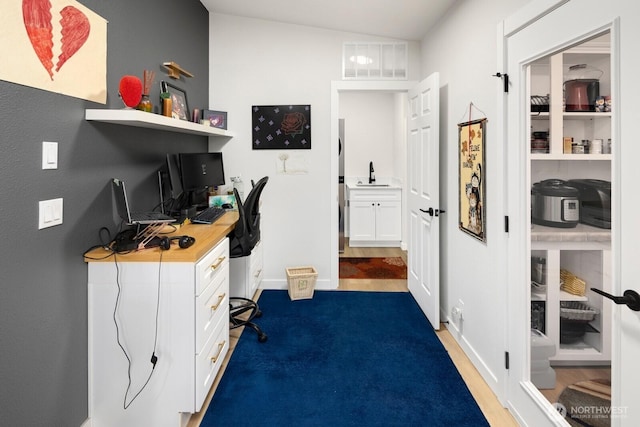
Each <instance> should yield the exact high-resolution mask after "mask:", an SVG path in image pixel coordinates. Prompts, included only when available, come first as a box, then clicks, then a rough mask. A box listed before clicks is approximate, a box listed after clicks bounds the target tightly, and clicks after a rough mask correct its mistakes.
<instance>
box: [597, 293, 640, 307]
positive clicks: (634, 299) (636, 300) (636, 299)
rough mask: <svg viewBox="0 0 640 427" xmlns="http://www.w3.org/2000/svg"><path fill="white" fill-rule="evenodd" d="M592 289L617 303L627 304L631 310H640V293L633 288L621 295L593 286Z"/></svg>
mask: <svg viewBox="0 0 640 427" xmlns="http://www.w3.org/2000/svg"><path fill="white" fill-rule="evenodd" d="M591 290H592V291H593V292H595V293H596V294H600V295H602V296H604V297H607V298H609V299H610V300H612V301H613V302H615V303H616V304H626V305H627V307H629V308H630V309H631V310H633V311H640V295H638V293H637V292H636V291H634V290H633V289H627V290H626V291H624V294H623V296H621V297H617V296H615V295H611V294H608V293H606V292H604V291H601V290H600V289H595V288H591Z"/></svg>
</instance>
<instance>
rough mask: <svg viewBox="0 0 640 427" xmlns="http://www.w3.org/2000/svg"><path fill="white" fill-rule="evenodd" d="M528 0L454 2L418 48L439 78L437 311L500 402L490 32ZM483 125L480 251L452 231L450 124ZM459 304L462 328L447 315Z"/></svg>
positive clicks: (453, 139) (497, 172)
mask: <svg viewBox="0 0 640 427" xmlns="http://www.w3.org/2000/svg"><path fill="white" fill-rule="evenodd" d="M527 2H528V0H483V1H460V2H457V3H456V4H455V5H454V6H453V7H452V9H451V10H450V11H449V12H448V14H447V16H446V17H445V18H444V19H441V20H440V24H439V26H437V27H436V28H434V29H433V30H432V31H430V32H429V34H427V36H426V37H425V38H424V39H423V40H422V73H423V74H422V77H423V78H424V77H426V76H428V75H429V74H431V73H432V72H435V71H437V72H439V73H440V85H441V89H440V114H441V116H440V144H441V147H440V156H441V158H440V174H441V177H440V184H441V189H440V198H441V201H440V206H441V207H442V208H443V209H446V210H447V213H446V214H445V215H443V216H442V217H441V223H440V227H441V230H440V241H441V251H440V263H441V265H440V274H441V284H442V285H441V310H442V312H443V316H444V318H445V319H449V321H450V323H449V326H448V327H449V329H450V330H451V331H452V333H453V335H454V337H455V338H456V339H457V340H458V341H459V342H460V344H461V345H462V347H463V348H464V350H465V352H466V353H467V355H468V356H469V357H470V358H471V359H472V361H473V362H474V364H475V365H476V367H477V368H478V370H479V371H480V372H481V374H482V375H483V377H484V379H485V380H486V381H487V382H488V384H489V385H490V386H491V387H492V388H493V389H494V391H495V392H496V394H497V395H498V397H499V398H501V399H503V401H504V395H503V393H504V375H505V369H504V352H505V350H506V343H505V336H506V322H508V319H505V307H506V286H508V284H507V283H506V269H505V266H504V261H503V260H504V256H505V241H506V235H505V233H504V215H505V202H504V198H505V194H504V188H505V186H504V183H503V179H504V174H503V147H501V146H499V145H498V140H497V137H498V135H499V129H498V126H499V125H500V117H498V116H497V113H496V111H497V103H498V100H499V99H500V96H501V94H500V90H501V88H502V82H501V80H500V79H498V78H496V77H493V76H492V75H493V74H495V73H496V72H497V71H500V70H496V63H497V24H498V23H499V22H500V21H502V20H503V19H504V18H506V17H507V16H509V15H510V14H512V13H514V12H515V11H517V10H518V9H519V8H520V7H522V6H523V5H524V4H526V3H527ZM470 103H473V104H474V105H475V106H476V107H477V108H478V109H479V110H482V111H478V110H477V109H475V108H474V109H472V110H473V111H472V118H473V119H477V118H480V117H482V116H486V117H487V118H488V123H487V130H486V137H487V139H486V153H485V155H486V159H485V169H484V171H483V172H484V177H483V179H484V180H485V184H486V202H485V209H486V211H485V214H486V219H487V224H486V234H487V240H486V243H482V242H480V241H478V240H476V239H474V238H472V237H470V236H469V235H467V234H465V233H463V232H462V231H460V230H459V228H458V221H459V217H458V195H457V194H458V193H457V189H458V150H457V144H458V140H457V137H458V135H457V124H458V123H460V122H464V121H466V120H467V119H468V118H469V104H470ZM459 300H462V301H463V303H464V311H463V319H464V320H463V321H462V322H461V323H460V322H454V321H453V319H451V318H450V317H451V316H450V313H451V309H452V308H453V307H454V306H455V305H456V304H458V301H459Z"/></svg>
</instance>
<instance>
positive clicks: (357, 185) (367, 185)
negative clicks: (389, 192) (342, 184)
mask: <svg viewBox="0 0 640 427" xmlns="http://www.w3.org/2000/svg"><path fill="white" fill-rule="evenodd" d="M356 187H389V184H369V183H362V182H359V183H357V184H356Z"/></svg>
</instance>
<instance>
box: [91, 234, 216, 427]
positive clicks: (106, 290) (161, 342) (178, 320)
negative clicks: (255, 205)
mask: <svg viewBox="0 0 640 427" xmlns="http://www.w3.org/2000/svg"><path fill="white" fill-rule="evenodd" d="M170 250H171V251H181V250H182V249H177V248H176V249H174V248H172V249H170ZM187 250H188V249H185V250H184V251H185V252H184V253H185V254H187V253H188V252H186V251H187ZM203 252H204V251H203ZM179 255H180V252H176V253H170V252H169V251H167V252H166V255H164V256H165V258H162V255H161V253H160V252H155V253H154V252H149V253H148V260H145V261H144V262H140V261H133V262H127V258H126V256H124V255H118V256H117V257H116V258H115V260H116V261H117V264H118V265H117V267H116V266H115V262H89V263H88V268H89V270H88V271H89V275H88V278H89V280H88V286H89V290H88V294H89V296H88V308H89V310H88V311H89V416H90V422H91V426H92V427H103V426H104V427H107V426H108V427H111V426H119V427H128V426H131V427H133V426H135V427H138V426H154V427H165V426H166V427H184V426H186V425H187V423H188V421H189V418H190V417H191V414H192V413H194V412H198V411H199V410H200V409H201V408H202V404H203V402H204V400H205V398H206V396H207V394H208V392H209V390H210V389H211V386H212V384H213V381H214V380H215V377H216V375H217V373H218V371H219V369H220V367H221V365H222V362H223V360H224V358H225V356H226V354H227V352H228V350H229V321H228V318H229V241H228V239H227V238H223V239H222V240H221V241H219V243H218V244H216V245H215V246H214V247H212V248H211V250H209V251H207V252H205V253H204V254H203V255H202V256H200V258H199V259H197V260H195V261H188V260H186V261H184V260H175V259H171V258H170V256H179ZM163 259H164V261H161V260H163ZM159 261H160V262H159ZM116 304H117V316H116V318H117V322H118V328H117V329H116V326H115V324H114V307H116ZM156 314H157V320H156ZM117 335H118V336H119V339H120V343H121V344H122V346H123V347H124V348H125V349H126V351H127V355H128V357H129V358H130V360H131V365H130V366H129V363H128V361H127V358H126V357H125V355H124V354H123V352H122V349H121V348H120V346H119V344H118V342H117V341H116V336H117ZM156 335H157V337H156ZM154 345H155V347H154ZM154 348H155V351H154ZM152 353H153V354H155V355H156V356H157V358H158V360H157V364H156V366H155V368H153V367H152V364H151V362H150V359H151V356H152ZM128 371H129V372H130V376H129V374H128ZM149 375H151V378H150V380H149V382H148V384H147V385H146V386H144V384H145V382H146V380H147V378H148V377H149ZM129 378H130V380H129ZM129 381H130V382H131V383H130V387H129V391H128V392H127V387H128V386H129ZM143 386H144V388H143ZM140 390H142V391H141V392H140V394H139V395H138V396H137V397H135V400H133V398H134V396H135V395H136V393H138V392H139V391H140ZM125 393H127V395H126V397H125ZM125 400H126V402H127V404H128V407H127V408H126V409H125V408H124V407H123V401H125Z"/></svg>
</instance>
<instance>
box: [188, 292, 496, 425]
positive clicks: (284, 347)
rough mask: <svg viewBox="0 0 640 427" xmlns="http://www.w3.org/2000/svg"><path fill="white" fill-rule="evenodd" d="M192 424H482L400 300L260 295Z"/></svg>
mask: <svg viewBox="0 0 640 427" xmlns="http://www.w3.org/2000/svg"><path fill="white" fill-rule="evenodd" d="M258 302H259V304H260V309H261V310H262V312H263V316H262V317H261V318H259V319H257V320H258V322H257V323H258V324H259V325H260V326H261V327H262V328H263V330H264V331H265V332H266V333H267V334H268V336H269V339H268V341H267V342H266V343H263V344H261V343H258V340H257V338H256V334H255V333H254V332H253V331H251V330H248V329H247V330H245V332H244V333H243V334H242V336H241V338H240V340H239V342H238V345H237V347H236V350H235V351H234V353H233V355H232V356H231V359H230V361H229V365H228V367H227V370H226V372H225V374H224V376H223V377H222V380H221V382H220V385H219V386H218V389H217V390H216V393H215V394H214V396H213V399H212V401H211V404H210V405H209V408H208V409H207V412H206V414H205V416H204V419H203V421H202V423H201V427H213V426H225V427H227V426H249V425H252V426H283V427H285V426H296V427H297V426H322V427H324V426H332V427H339V426H385V427H388V426H456V427H462V426H473V427H479V426H488V425H489V424H488V423H487V421H486V419H485V418H484V416H483V415H482V412H481V411H480V409H479V408H478V406H477V404H476V403H475V401H474V400H473V397H472V396H471V393H470V392H469V389H468V388H467V386H466V385H465V384H464V382H463V381H462V378H461V377H460V374H459V373H458V371H457V370H456V369H455V367H454V365H453V362H452V361H451V359H450V358H449V355H448V354H447V352H446V351H445V349H444V347H443V346H442V344H441V343H440V341H439V340H438V338H437V337H436V335H435V333H434V331H433V329H432V328H431V325H430V324H429V322H428V321H427V319H426V317H425V316H424V315H423V313H422V311H420V309H419V307H418V305H417V303H416V302H415V300H414V299H413V297H412V296H411V295H410V294H408V293H394V292H347V291H316V292H315V294H314V297H313V299H310V300H298V301H290V300H289V296H288V293H287V291H264V292H262V295H261V297H260V300H259V301H258Z"/></svg>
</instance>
